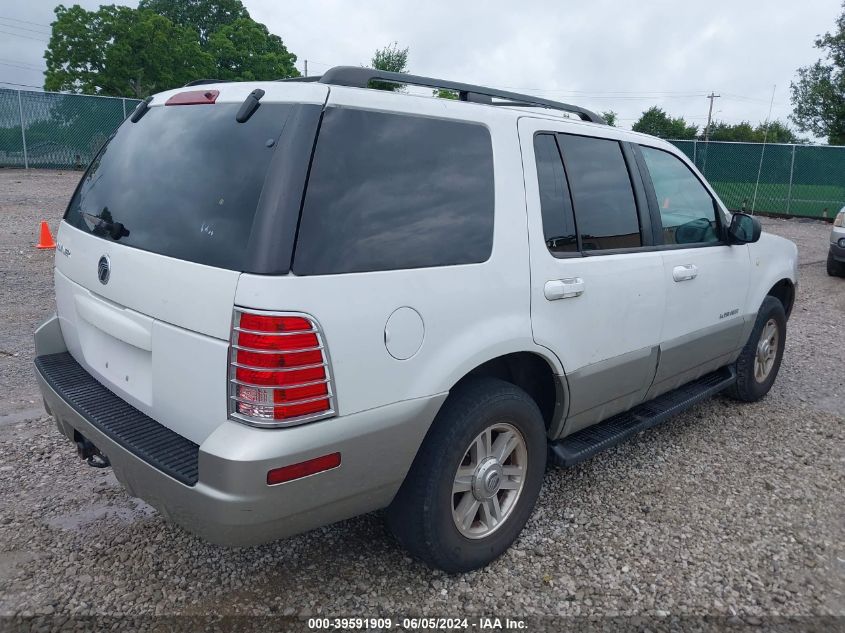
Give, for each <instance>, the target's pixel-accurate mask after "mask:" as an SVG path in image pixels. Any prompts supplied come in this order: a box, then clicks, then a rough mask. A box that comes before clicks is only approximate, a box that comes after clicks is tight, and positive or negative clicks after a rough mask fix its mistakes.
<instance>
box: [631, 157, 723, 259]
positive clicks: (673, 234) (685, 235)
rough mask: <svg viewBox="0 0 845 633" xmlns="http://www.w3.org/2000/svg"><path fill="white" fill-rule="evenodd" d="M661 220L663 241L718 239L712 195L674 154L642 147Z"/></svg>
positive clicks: (689, 241)
mask: <svg viewBox="0 0 845 633" xmlns="http://www.w3.org/2000/svg"><path fill="white" fill-rule="evenodd" d="M641 149H642V152H643V158H645V162H646V165H647V166H648V171H649V174H650V175H651V181H652V183H653V184H654V193H655V195H656V196H657V204H658V206H659V207H660V219H661V221H662V222H663V241H664V242H665V243H666V244H696V243H702V242H718V241H719V236H718V224H717V222H716V209H715V207H714V206H713V198H711V197H710V194H709V193H708V192H707V190H706V189H705V188H704V185H702V184H701V182H700V181H699V180H698V178H696V177H695V176H694V175H693V173H692V172H691V171H690V170H689V168H688V167H687V166H686V165H685V164H684V163H683V162H682V161H681V160H680V159H678V158H677V157H675V156H672V154H670V153H669V152H664V151H662V150H659V149H654V148H652V147H642V148H641Z"/></svg>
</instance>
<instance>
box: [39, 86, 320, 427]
mask: <svg viewBox="0 0 845 633" xmlns="http://www.w3.org/2000/svg"><path fill="white" fill-rule="evenodd" d="M252 88H254V86H250V87H247V86H237V85H221V86H219V87H214V86H211V87H208V88H207V89H206V88H205V87H204V89H203V91H201V92H208V91H212V92H215V93H218V94H217V96H216V99H214V100H212V101H209V102H208V103H202V104H192V105H164V103H165V101H166V100H167V98H168V97H170V96H172V95H173V94H174V93H165V94H164V95H163V96H159V97H156V98H155V99H154V101H153V102H152V105H151V107H150V108H149V110H148V111H147V112H146V113H145V114H144V115H143V116H142V117H141V118H140V119H139V120H138V121H137V122H135V123H133V122H131V121H129V120H128V121H126V122H125V123H124V124H123V125H122V126H121V127H120V128H119V129H118V130H117V132H116V133H115V135H114V136H113V138H112V139H111V140H110V141H109V142H108V144H107V145H106V146H105V148H104V149H103V150H102V151H101V153H100V154H99V155H98V156H97V158H96V159H95V160H94V162H93V163H92V165H91V167H90V168H89V170H88V171H87V172H86V174H85V175H84V176H83V178H82V180H81V182H80V184H79V186H78V188H77V191H76V192H75V194H74V196H73V198H72V200H71V202H70V204H69V206H68V210H67V212H66V215H65V219H64V221H63V222H62V224H61V227H60V229H59V234H58V242H59V246H58V248H57V253H56V269H55V285H56V303H57V312H58V316H59V319H60V324H61V328H62V333H63V335H64V338H65V341H66V342H67V345H68V348H69V351H70V352H71V354H72V355H73V356H74V358H75V359H76V360H77V361H78V362H79V363H80V364H82V365H83V366H84V367H85V368H86V369H87V370H88V371H89V372H90V373H91V374H92V375H93V376H95V377H96V378H97V379H98V380H99V381H100V382H101V383H102V384H104V385H105V386H107V387H108V388H109V389H110V390H112V391H113V392H115V393H116V394H118V395H119V396H121V397H122V398H124V399H125V400H127V401H128V402H130V403H131V404H132V405H133V406H135V407H136V408H138V409H140V410H141V411H143V412H144V413H146V414H147V415H149V416H150V417H152V418H154V419H155V420H157V421H158V422H160V423H161V424H163V425H165V426H167V427H168V428H170V429H172V430H174V431H175V432H177V433H179V434H180V435H183V436H184V437H187V438H189V439H191V440H192V441H194V442H197V443H201V442H202V441H203V440H204V439H205V437H206V436H207V435H208V434H210V433H211V431H213V430H214V429H215V428H216V427H217V426H218V425H219V424H221V423H223V422H224V421H225V420H226V417H227V406H226V398H227V388H226V380H227V356H228V339H229V334H230V328H231V319H232V310H233V304H234V299H235V292H236V287H237V283H238V279H239V276H240V274H241V271H243V270H245V269H248V268H249V267H250V266H251V265H252V264H251V262H252V261H253V259H252V258H251V257H250V249H251V246H250V245H251V244H253V243H254V240H253V232H254V224H255V221H256V217H257V215H256V214H257V209H259V208H260V207H261V205H262V204H264V205H267V204H269V203H270V202H272V203H273V204H275V200H274V201H268V200H266V198H267V197H268V189H269V188H265V186H264V185H265V180H269V179H267V175H268V173H270V172H272V171H273V170H274V169H275V167H274V166H275V165H276V161H278V160H279V159H280V156H279V153H278V151H277V148H279V147H280V146H282V147H283V146H284V143H283V141H284V139H285V135H286V134H290V133H291V132H292V130H291V129H290V127H286V126H288V125H289V124H290V122H291V121H292V120H293V116H294V114H295V110H296V108H301V107H306V106H310V107H313V108H316V110H317V116H319V111H320V109H321V108H322V104H323V102H324V101H325V98H326V95H327V88H326V87H325V86H319V85H287V86H283V85H281V84H276V85H275V86H274V85H272V84H267V85H266V88H267V90H266V95H265V97H264V99H263V100H262V102H261V105H260V106H259V108H258V109H257V110H256V111H255V113H254V114H253V115H252V116H251V117H250V118H249V119H248V120H247V121H245V122H243V123H239V122H237V121H236V119H235V117H236V113H237V112H238V110H239V108H240V107H241V104H242V103H243V101H244V99H245V97H246V96H247V95H248V94H249V92H250V91H251V90H252ZM175 92H180V91H175ZM207 100H208V99H207ZM303 104H306V106H303ZM312 142H313V134H312ZM279 151H281V150H279ZM305 162H306V164H307V157H306V159H305ZM274 173H275V172H274ZM278 195H283V194H277V197H278ZM283 241H284V240H283V239H281V237H280V238H279V243H282V242H283ZM290 241H291V243H292V236H291V238H290ZM280 248H281V247H280ZM291 248H292V247H291ZM288 259H289V255H288Z"/></svg>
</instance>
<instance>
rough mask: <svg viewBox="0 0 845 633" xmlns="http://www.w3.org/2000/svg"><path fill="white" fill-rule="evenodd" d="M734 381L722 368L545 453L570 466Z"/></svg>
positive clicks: (731, 372) (730, 369) (730, 370)
mask: <svg viewBox="0 0 845 633" xmlns="http://www.w3.org/2000/svg"><path fill="white" fill-rule="evenodd" d="M735 382H736V370H735V369H734V368H733V367H723V368H722V369H719V370H718V371H714V372H713V373H711V374H707V375H706V376H702V377H701V378H699V379H698V380H693V381H692V382H688V383H687V384H685V385H683V386H682V387H678V388H677V389H675V390H674V391H670V392H668V393H665V394H663V395H662V396H659V397H657V398H655V399H654V400H649V401H648V402H644V403H643V404H640V405H637V406H636V407H634V408H633V409H631V410H630V411H626V412H624V413H620V414H618V415H614V416H613V417H612V418H608V419H607V420H605V421H604V422H600V423H599V424H596V425H594V426H590V427H587V428H586V429H583V430H581V431H578V432H577V433H573V434H572V435H570V436H569V437H565V438H564V439H562V440H558V441H557V442H552V443H551V444H550V445H549V456H550V459H551V461H552V462H553V463H554V464H555V465H557V466H574V465H575V464H578V463H580V462H583V461H586V460H588V459H590V458H591V457H593V456H594V455H596V454H597V453H600V452H601V451H603V450H605V449H608V448H611V447H612V446H616V445H617V444H619V443H620V442H624V441H625V440H627V439H629V438H630V437H632V436H634V435H636V434H637V433H639V432H640V431H645V430H646V429H650V428H652V427H654V426H657V425H658V424H660V423H661V422H665V421H666V420H668V419H669V418H671V417H673V416H675V415H677V414H678V413H680V412H681V411H684V410H686V409H689V408H690V407H691V406H693V405H694V404H697V403H699V402H701V401H702V400H705V399H707V398H709V397H711V396H713V395H715V394H717V393H719V392H720V391H722V390H724V389H727V388H728V387H730V386H731V385H732V384H734V383H735Z"/></svg>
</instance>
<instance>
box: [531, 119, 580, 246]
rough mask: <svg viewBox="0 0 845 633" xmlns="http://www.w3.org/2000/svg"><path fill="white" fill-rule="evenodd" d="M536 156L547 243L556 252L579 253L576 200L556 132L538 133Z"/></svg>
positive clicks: (544, 232) (535, 139) (535, 143)
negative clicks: (567, 177)
mask: <svg viewBox="0 0 845 633" xmlns="http://www.w3.org/2000/svg"><path fill="white" fill-rule="evenodd" d="M534 156H535V160H536V163H537V185H538V186H539V188H540V211H541V213H542V214H543V234H544V237H545V240H546V246H547V247H548V249H549V250H550V251H551V252H552V253H555V254H556V253H575V252H577V251H578V237H577V234H576V231H575V217H574V215H573V214H572V200H571V198H570V197H569V186H568V185H567V183H566V174H564V172H563V163H562V162H561V160H560V153H559V152H558V148H557V142H556V141H555V137H554V135H553V134H538V135H537V136H535V137H534Z"/></svg>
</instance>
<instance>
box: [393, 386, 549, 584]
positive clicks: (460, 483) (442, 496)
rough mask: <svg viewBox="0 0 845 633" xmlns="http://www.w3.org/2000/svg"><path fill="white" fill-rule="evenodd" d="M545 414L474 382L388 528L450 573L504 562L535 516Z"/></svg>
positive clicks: (522, 396)
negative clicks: (509, 550) (514, 543)
mask: <svg viewBox="0 0 845 633" xmlns="http://www.w3.org/2000/svg"><path fill="white" fill-rule="evenodd" d="M546 446H547V445H546V427H545V424H544V422H543V417H542V415H541V413H540V409H539V408H538V407H537V404H536V403H535V402H534V400H532V399H531V397H530V396H529V395H528V394H527V393H525V391H523V390H522V389H520V388H519V387H517V386H515V385H513V384H511V383H508V382H505V381H502V380H498V379H495V378H487V377H479V378H470V379H468V380H467V381H465V382H464V383H463V384H461V385H459V386H458V387H457V388H456V389H454V390H453V391H452V393H451V394H450V395H449V397H448V399H447V400H446V402H445V403H444V405H443V407H442V409H441V410H440V412H439V413H438V414H437V417H436V418H435V420H434V422H433V423H432V427H431V429H430V430H429V432H428V435H427V436H426V438H425V441H424V442H423V444H422V446H421V447H420V451H419V453H418V454H417V457H416V459H415V460H414V463H413V465H412V466H411V470H410V472H409V473H408V476H407V477H406V478H405V481H404V483H403V484H402V487H401V489H400V490H399V492H398V493H397V495H396V498H395V499H394V500H393V503H392V504H391V505H390V507H389V508H388V510H387V515H386V518H387V525H388V527H389V529H390V530H391V532H392V533H393V534H394V535H395V536H396V538H397V540H398V541H399V542H400V543H401V544H402V545H403V546H404V547H405V548H406V549H407V550H408V551H409V552H410V553H411V554H413V555H414V556H416V557H417V558H419V559H421V560H423V561H425V562H426V563H428V564H429V565H431V566H433V567H437V568H440V569H442V570H444V571H446V572H449V573H458V572H465V571H469V570H472V569H477V568H479V567H483V566H484V565H486V564H488V563H489V562H491V561H492V560H494V559H496V558H497V557H499V556H500V555H501V554H502V553H503V552H504V551H505V550H506V549H507V548H508V547H510V545H511V543H513V541H514V540H515V539H516V537H517V536H518V535H519V533H520V531H521V530H522V528H523V526H524V525H525V523H526V521H527V520H528V518H529V516H530V515H531V512H532V510H533V509H534V504H535V502H536V501H537V495H538V494H539V492H540V486H541V485H542V483H543V473H544V472H545V468H546V452H547V448H546Z"/></svg>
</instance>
